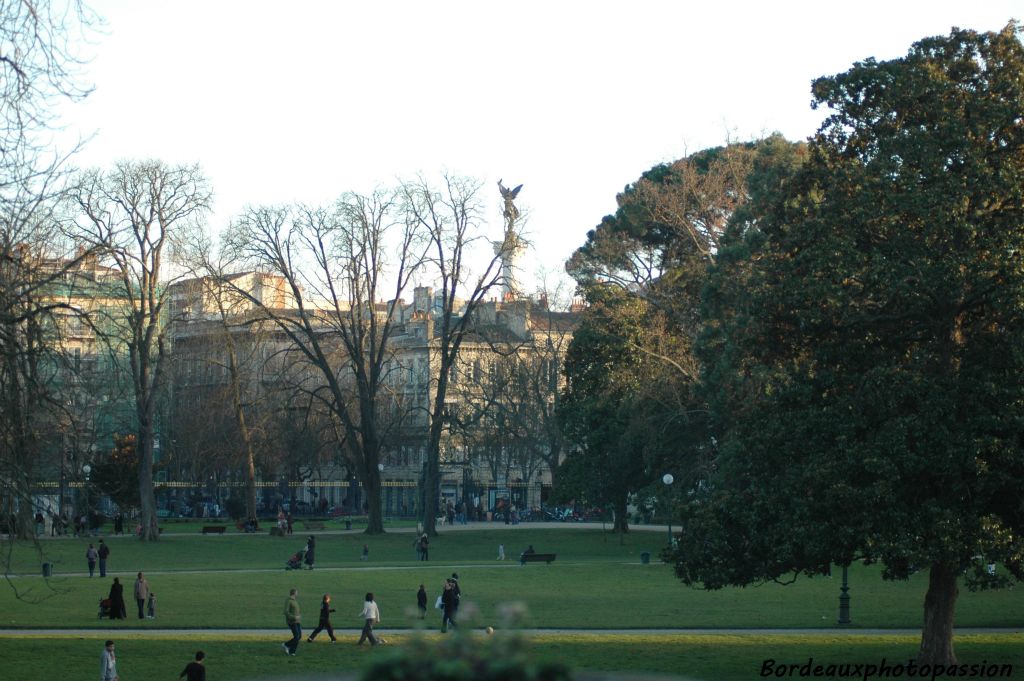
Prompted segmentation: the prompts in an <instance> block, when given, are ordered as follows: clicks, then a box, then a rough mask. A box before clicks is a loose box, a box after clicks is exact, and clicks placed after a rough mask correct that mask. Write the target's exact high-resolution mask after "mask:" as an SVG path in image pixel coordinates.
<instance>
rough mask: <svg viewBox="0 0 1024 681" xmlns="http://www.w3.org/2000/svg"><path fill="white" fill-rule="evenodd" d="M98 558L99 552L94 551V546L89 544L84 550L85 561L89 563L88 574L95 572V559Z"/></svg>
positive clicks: (91, 574)
mask: <svg viewBox="0 0 1024 681" xmlns="http://www.w3.org/2000/svg"><path fill="white" fill-rule="evenodd" d="M97 558H99V553H98V552H97V551H96V547H95V546H93V545H92V544H89V548H87V549H86V550H85V561H86V562H87V563H89V576H90V577H92V576H93V573H95V572H96V559H97Z"/></svg>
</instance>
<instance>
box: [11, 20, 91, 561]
mask: <svg viewBox="0 0 1024 681" xmlns="http://www.w3.org/2000/svg"><path fill="white" fill-rule="evenodd" d="M92 21H93V18H92V17H91V15H89V14H88V13H87V11H86V10H85V9H84V8H83V7H82V5H80V4H79V3H77V2H71V3H63V4H56V3H54V4H51V3H50V2H47V1H46V0H35V1H32V0H10V1H4V2H0V502H2V503H0V513H2V514H3V515H2V517H3V519H4V522H5V524H6V523H11V522H13V523H14V525H15V528H13V529H14V530H15V531H14V532H12V534H11V536H25V535H27V534H28V522H27V518H28V516H29V515H30V514H31V510H32V503H31V502H32V499H31V489H30V483H31V481H32V477H33V475H32V471H31V467H32V466H33V465H34V463H35V462H37V461H38V459H39V455H40V447H41V443H42V439H43V438H42V437H41V434H42V433H43V432H44V431H47V430H49V428H50V427H51V426H53V425H54V424H55V423H59V422H65V421H66V420H67V417H68V415H69V414H68V410H66V409H63V404H62V402H61V400H59V399H58V397H57V395H56V392H55V386H54V384H53V378H54V374H53V373H52V372H51V371H50V369H52V366H53V364H54V362H57V363H59V361H60V357H59V349H60V348H59V343H56V342H55V341H56V338H55V334H53V333H52V332H51V331H52V326H53V322H54V317H55V315H56V314H58V313H64V314H68V315H71V314H75V310H74V309H72V308H71V306H69V305H68V304H67V303H66V302H65V301H61V300H54V299H53V297H51V296H50V295H49V292H50V291H51V289H52V288H53V286H54V285H55V283H57V282H59V281H61V280H62V278H63V277H64V276H65V274H66V273H67V271H68V270H70V269H72V268H73V267H75V265H76V264H77V263H79V262H80V261H81V260H82V259H83V258H85V257H87V256H88V254H87V253H84V252H83V253H79V254H78V256H77V258H76V257H74V256H68V254H67V252H66V251H65V250H64V246H65V244H64V240H63V239H62V238H61V233H60V231H59V230H58V229H57V227H58V225H59V215H57V214H56V213H55V210H56V207H57V206H58V205H59V202H60V199H61V197H62V195H63V193H64V192H65V191H66V189H67V182H66V180H67V171H66V169H65V166H64V162H65V160H66V158H67V157H66V155H65V156H62V155H61V154H60V153H59V152H57V151H56V150H55V148H54V146H53V144H52V138H51V137H52V136H51V133H52V129H53V126H54V124H55V115H54V113H53V112H54V110H55V107H54V105H55V104H56V102H57V101H58V100H66V99H78V98H81V97H84V96H85V95H86V94H87V93H88V89H87V88H83V87H81V86H80V83H79V81H78V79H77V78H76V74H75V67H76V65H77V64H79V63H80V62H79V60H78V59H77V57H76V56H75V55H74V54H73V53H72V52H71V50H70V49H69V48H68V45H69V44H70V42H69V41H70V38H69V36H70V34H71V33H73V32H76V31H79V30H81V31H86V30H88V28H89V26H90V24H91V23H92ZM73 151H74V149H72V152H73ZM65 256H67V257H65ZM15 508H17V509H18V511H19V515H18V516H17V517H16V518H15V517H14V515H13V511H14V509H15ZM6 572H7V570H5V574H6Z"/></svg>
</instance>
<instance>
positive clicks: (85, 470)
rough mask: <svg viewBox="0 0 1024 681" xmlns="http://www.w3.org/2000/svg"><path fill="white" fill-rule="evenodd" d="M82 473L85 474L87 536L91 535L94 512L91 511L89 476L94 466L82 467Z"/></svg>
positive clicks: (86, 465) (85, 528)
mask: <svg viewBox="0 0 1024 681" xmlns="http://www.w3.org/2000/svg"><path fill="white" fill-rule="evenodd" d="M82 472H83V473H85V527H84V528H83V529H84V530H85V532H86V534H90V533H91V531H92V528H91V527H90V525H91V524H92V512H91V511H90V509H89V474H90V473H92V466H90V465H89V464H85V465H84V466H82Z"/></svg>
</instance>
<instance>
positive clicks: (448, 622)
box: [441, 579, 459, 633]
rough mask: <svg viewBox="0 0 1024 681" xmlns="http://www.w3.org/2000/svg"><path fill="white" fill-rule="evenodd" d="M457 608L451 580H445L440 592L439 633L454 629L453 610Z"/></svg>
mask: <svg viewBox="0 0 1024 681" xmlns="http://www.w3.org/2000/svg"><path fill="white" fill-rule="evenodd" d="M458 607H459V604H458V599H457V597H456V596H455V589H454V585H453V584H452V580H450V579H446V580H445V582H444V591H442V592H441V610H442V612H443V614H442V615H441V632H442V633H444V632H446V631H448V627H451V628H452V629H454V628H455V609H456V608H458Z"/></svg>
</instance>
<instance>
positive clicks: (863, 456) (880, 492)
mask: <svg viewBox="0 0 1024 681" xmlns="http://www.w3.org/2000/svg"><path fill="white" fill-rule="evenodd" d="M814 93H815V98H816V102H817V104H818V105H824V106H827V107H829V108H830V109H831V110H832V113H831V115H830V116H829V117H828V118H827V120H826V121H825V123H824V124H823V126H822V128H821V129H820V131H819V133H818V134H817V135H816V136H815V137H814V138H813V139H812V143H811V147H810V158H809V160H808V162H807V163H806V164H805V165H804V166H803V168H802V169H801V170H799V171H798V172H797V173H796V174H795V175H794V176H792V177H788V178H787V177H783V178H781V179H782V180H783V181H780V182H777V183H776V185H775V192H774V193H775V196H774V198H773V199H772V200H770V201H766V203H765V204H763V205H761V206H758V208H759V210H760V211H761V212H760V213H759V215H760V217H759V219H758V220H757V221H756V222H753V223H750V222H748V223H746V225H745V229H744V230H737V233H736V234H734V235H733V236H734V238H733V239H732V241H731V242H729V243H730V246H729V247H728V248H726V250H725V251H724V252H723V253H722V255H721V257H720V259H719V263H718V265H717V267H716V271H715V273H714V275H713V277H712V281H711V285H710V286H709V288H708V299H707V301H708V302H707V305H708V307H707V322H706V326H705V337H704V340H703V342H702V344H701V350H700V356H701V358H702V359H703V360H704V362H705V366H706V373H705V380H706V385H707V387H708V395H709V399H710V401H711V406H712V413H713V414H714V415H715V430H716V434H717V442H718V445H719V449H720V453H719V458H718V462H717V469H716V473H715V474H714V475H713V476H712V477H711V479H710V480H709V481H708V483H709V484H708V485H706V486H704V487H703V488H702V490H703V491H701V492H698V493H696V494H695V495H694V496H693V497H692V498H691V501H690V503H689V504H688V506H687V508H686V516H687V517H686V520H687V522H686V524H685V527H684V530H683V533H682V535H681V539H682V542H681V544H680V547H679V550H678V552H677V553H676V555H675V561H676V571H677V574H678V575H679V576H680V578H681V579H682V580H683V581H685V582H687V583H702V584H703V585H704V586H706V587H710V588H715V587H720V586H724V585H728V584H735V585H741V584H748V583H751V582H754V581H758V580H764V579H778V578H782V577H783V576H785V575H787V574H793V573H799V572H804V573H807V574H815V573H820V572H821V571H823V570H824V569H826V566H827V565H828V564H829V563H831V562H836V563H839V564H847V563H850V562H852V561H857V560H862V561H864V562H868V563H871V562H879V563H881V564H883V565H884V568H885V570H884V573H883V574H884V576H885V577H887V578H906V577H907V576H909V575H910V574H912V573H913V572H915V571H917V570H927V571H928V574H929V587H928V592H927V595H926V597H925V603H924V626H923V634H922V640H921V648H920V653H919V657H920V660H921V661H922V662H927V663H932V664H935V663H939V664H951V663H953V662H955V659H956V658H955V655H954V651H953V644H952V631H953V616H954V608H955V604H956V598H957V593H958V583H959V582H960V580H961V578H962V575H963V574H964V572H965V571H968V572H969V573H970V574H971V575H973V577H972V580H973V582H972V583H979V582H986V580H987V582H988V585H995V584H994V582H998V581H999V578H998V577H997V578H988V577H986V576H985V573H984V570H983V569H982V563H987V562H990V561H991V562H994V561H999V562H1002V564H1003V565H1005V568H1006V570H1007V571H1008V572H1009V573H1010V574H1011V575H1012V576H1015V577H1017V578H1020V577H1022V576H1024V573H1022V570H1021V568H1022V543H1021V540H1020V536H1021V532H1022V530H1024V503H1022V501H1021V497H1020V493H1019V492H1020V489H1021V487H1022V485H1024V451H1022V437H1024V425H1022V424H1024V384H1022V382H1021V380H1020V376H1021V374H1022V372H1024V316H1022V313H1024V267H1022V262H1021V254H1022V252H1024V121H1022V112H1024V48H1022V45H1021V43H1020V41H1019V39H1018V29H1017V27H1016V26H1015V25H1014V24H1011V25H1010V26H1008V27H1007V28H1006V29H1005V30H1003V31H1002V32H1000V33H984V34H979V33H974V32H971V31H961V30H954V31H953V32H952V33H951V34H950V35H949V36H948V37H936V38H930V39H926V40H923V41H920V42H919V43H917V44H915V45H914V46H913V47H912V49H911V50H910V52H909V53H908V54H907V56H906V57H904V58H901V59H896V60H892V61H886V62H877V61H875V60H873V59H869V60H867V61H864V62H862V63H857V64H855V65H854V67H853V68H852V69H850V70H849V71H848V72H846V73H843V74H840V75H837V76H834V77H828V78H821V79H819V80H818V81H816V82H815V83H814ZM755 212H756V211H755ZM1003 576H1004V577H1005V574H1004V575H1003Z"/></svg>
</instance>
